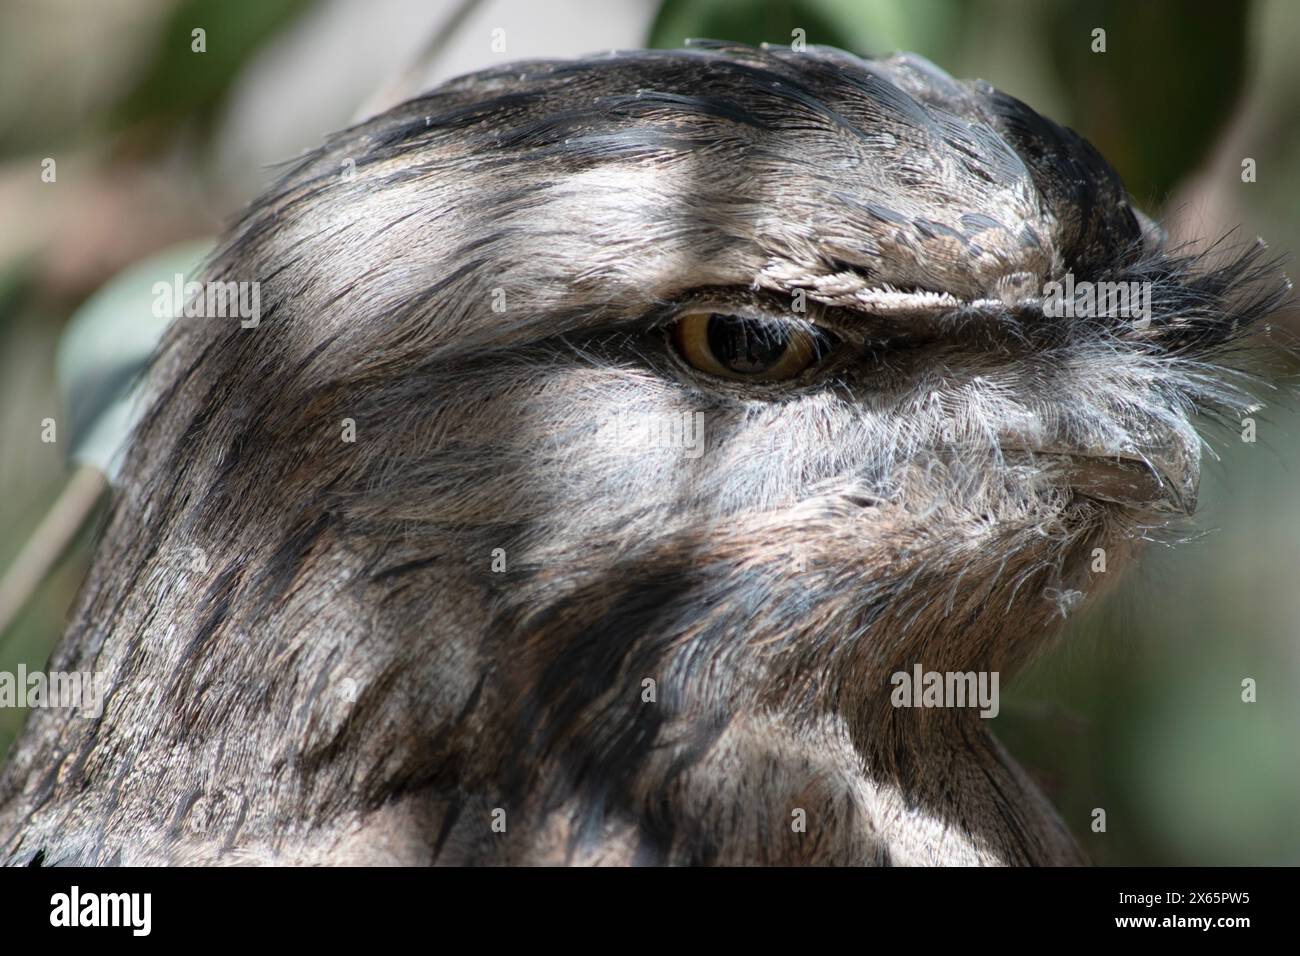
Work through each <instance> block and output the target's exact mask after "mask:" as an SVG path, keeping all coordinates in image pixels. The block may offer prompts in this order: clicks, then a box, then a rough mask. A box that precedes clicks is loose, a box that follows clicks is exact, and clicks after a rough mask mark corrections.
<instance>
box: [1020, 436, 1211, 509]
mask: <svg viewBox="0 0 1300 956" xmlns="http://www.w3.org/2000/svg"><path fill="white" fill-rule="evenodd" d="M1012 447H1013V448H1015V446H1012ZM1017 450H1025V451H1027V452H1028V454H1029V455H1030V456H1031V457H1032V458H1033V460H1035V461H1036V462H1038V463H1039V464H1048V465H1049V468H1050V470H1051V471H1052V472H1054V473H1056V474H1059V475H1060V477H1061V481H1062V482H1063V483H1064V484H1066V485H1067V486H1068V487H1070V488H1071V489H1073V490H1074V491H1075V492H1076V493H1077V494H1079V495H1083V496H1084V497H1087V498H1094V499H1096V500H1098V501H1107V502H1111V503H1113V504H1118V505H1123V506H1124V507H1127V508H1133V509H1135V510H1139V511H1147V512H1156V513H1160V514H1176V515H1190V514H1192V513H1193V512H1195V511H1196V497H1197V491H1198V489H1199V487H1200V480H1201V453H1200V443H1199V439H1198V438H1197V437H1196V435H1195V433H1194V432H1191V430H1190V429H1189V430H1188V432H1187V433H1186V434H1184V433H1182V432H1173V431H1171V432H1169V433H1168V434H1167V435H1164V436H1161V437H1160V439H1159V440H1156V441H1151V442H1144V443H1143V444H1142V445H1141V446H1140V447H1136V448H1124V449H1104V448H1102V449H1092V448H1060V447H1049V448H1041V449H1032V448H1031V449H1025V448H1024V446H1023V445H1020V446H1019V448H1018V449H1017Z"/></svg>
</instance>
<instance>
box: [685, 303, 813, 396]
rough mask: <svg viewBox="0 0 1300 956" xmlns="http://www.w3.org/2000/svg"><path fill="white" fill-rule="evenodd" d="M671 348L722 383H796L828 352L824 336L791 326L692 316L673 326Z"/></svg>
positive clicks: (758, 320)
mask: <svg viewBox="0 0 1300 956" xmlns="http://www.w3.org/2000/svg"><path fill="white" fill-rule="evenodd" d="M672 338H673V344H674V345H675V346H676V347H677V351H678V352H680V353H681V356H682V358H684V359H686V361H687V362H689V363H690V364H691V365H692V366H693V367H694V368H697V369H699V370H700V371H701V372H707V373H709V374H710V375H717V376H719V377H721V378H730V379H740V380H743V381H751V382H753V381H757V382H777V381H782V380H785V379H791V378H794V377H795V376H796V375H798V374H799V373H800V372H802V371H804V370H805V369H806V368H808V367H809V366H811V365H812V364H813V363H814V362H816V361H818V360H819V359H821V358H823V357H824V356H825V355H826V353H827V351H829V344H830V343H829V342H828V341H827V339H826V338H825V337H824V336H819V335H818V334H817V333H815V332H812V331H810V330H808V329H807V328H805V327H802V326H799V325H796V324H794V323H793V322H783V321H780V320H777V319H762V318H751V317H748V316H742V315H732V314H730V313H726V312H688V313H686V314H685V315H683V316H681V317H679V318H678V319H677V321H676V322H674V323H673V326H672Z"/></svg>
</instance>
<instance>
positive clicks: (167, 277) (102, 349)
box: [55, 240, 212, 478]
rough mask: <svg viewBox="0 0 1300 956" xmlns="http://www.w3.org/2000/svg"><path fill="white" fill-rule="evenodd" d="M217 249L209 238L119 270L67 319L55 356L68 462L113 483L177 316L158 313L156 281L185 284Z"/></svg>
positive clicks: (183, 245) (184, 244) (178, 246)
mask: <svg viewBox="0 0 1300 956" xmlns="http://www.w3.org/2000/svg"><path fill="white" fill-rule="evenodd" d="M211 247H212V243H211V242H209V241H207V240H203V241H200V242H187V243H182V244H180V245H176V246H172V247H170V248H168V249H167V250H165V251H164V252H161V253H159V254H158V255H155V256H152V257H151V258H149V259H145V260H144V261H142V262H138V263H136V264H135V265H133V266H131V267H130V268H128V269H125V270H124V271H122V272H119V273H118V274H117V275H116V276H114V277H113V278H112V279H110V280H109V281H108V282H107V283H106V284H105V285H104V287H103V288H101V289H100V290H99V291H97V292H96V293H95V294H94V295H92V296H91V297H90V298H89V299H87V300H86V302H85V303H84V304H83V305H82V306H81V308H79V309H78V310H77V311H76V312H75V313H74V314H73V316H72V318H71V319H70V320H69V321H68V325H67V328H66V329H65V330H64V332H63V336H62V338H61V339H60V340H59V348H58V354H57V356H56V359H55V364H56V367H57V373H58V381H59V391H60V397H61V399H62V403H63V408H64V409H65V412H66V414H67V416H68V431H69V432H70V433H71V435H72V442H71V449H72V450H71V452H70V453H69V457H70V458H71V459H72V460H73V461H76V462H82V463H86V464H92V465H94V466H95V467H97V468H99V469H100V470H101V471H103V472H104V473H105V474H106V475H108V476H109V477H110V478H112V477H114V476H115V475H116V472H117V466H118V464H119V463H120V455H121V452H122V450H123V449H124V448H125V446H126V441H127V439H128V438H129V437H130V434H131V429H132V428H133V427H134V426H135V422H136V420H137V418H138V415H139V412H140V409H139V408H138V403H137V402H136V401H135V400H134V399H135V387H136V384H137V381H138V378H139V375H140V373H141V372H142V371H144V369H145V367H146V366H147V365H148V362H149V358H150V356H152V354H153V351H154V349H155V348H156V347H157V345H158V342H159V341H160V340H161V339H162V335H163V333H164V332H165V331H166V330H167V326H168V325H170V324H171V317H170V316H159V315H156V314H155V312H156V311H157V310H156V309H155V308H154V302H155V298H156V296H155V293H154V284H155V283H157V282H165V283H167V284H168V285H169V286H170V285H172V284H173V283H174V282H175V278H176V276H177V275H180V276H182V277H183V278H182V281H184V280H185V279H186V278H188V277H189V276H190V275H191V273H193V272H194V271H195V270H196V269H197V268H198V266H199V265H200V264H201V263H202V261H203V258H204V256H206V255H207V253H208V252H209V250H210V249H211Z"/></svg>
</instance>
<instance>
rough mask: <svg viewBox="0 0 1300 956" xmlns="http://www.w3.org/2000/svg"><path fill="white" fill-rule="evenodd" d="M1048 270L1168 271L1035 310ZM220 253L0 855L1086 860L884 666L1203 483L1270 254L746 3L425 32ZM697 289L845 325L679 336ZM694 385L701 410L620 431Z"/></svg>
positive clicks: (1037, 120)
mask: <svg viewBox="0 0 1300 956" xmlns="http://www.w3.org/2000/svg"><path fill="white" fill-rule="evenodd" d="M348 160H351V161H352V164H349V163H348V162H347V161H348ZM353 164H354V166H355V175H346V174H345V173H346V172H347V171H348V169H349V168H350V167H351V165H353ZM1067 272H1069V273H1071V274H1072V275H1073V276H1074V277H1075V278H1076V279H1077V280H1081V281H1082V280H1101V279H1114V280H1124V281H1135V282H1146V283H1150V286H1149V288H1150V289H1151V295H1152V299H1151V301H1152V305H1153V318H1152V321H1151V322H1150V323H1149V324H1140V325H1139V324H1134V323H1133V322H1131V321H1126V320H1124V319H1120V318H1115V317H1106V316H1100V317H1094V318H1072V319H1062V318H1052V317H1050V316H1048V315H1046V314H1045V313H1044V309H1043V290H1044V287H1045V284H1046V283H1048V282H1050V281H1052V280H1054V279H1059V278H1061V277H1062V276H1063V275H1064V274H1065V273H1067ZM209 275H210V277H211V278H213V279H217V280H233V281H258V282H260V283H261V304H262V318H261V323H260V325H259V326H258V327H257V328H255V329H245V328H241V327H240V325H239V323H238V321H236V320H219V319H188V320H186V319H182V320H179V321H178V322H177V323H176V325H175V327H174V330H173V332H172V334H171V335H170V337H169V339H168V341H167V343H166V345H165V347H164V349H163V351H162V353H161V355H160V357H159V359H158V361H157V363H156V365H155V368H154V372H153V377H152V379H151V382H152V388H153V390H154V395H155V403H154V405H153V407H152V411H151V413H150V414H149V416H148V417H147V419H146V421H145V422H144V424H143V425H142V427H141V430H140V432H139V435H138V437H137V440H136V442H135V444H134V447H133V451H132V453H131V456H130V459H129V461H128V463H127V467H126V471H125V477H124V485H123V489H122V493H121V495H120V496H119V498H118V500H117V501H116V502H115V506H114V509H113V512H112V515H111V518H110V521H109V523H108V527H107V529H106V532H105V536H104V538H103V540H102V542H101V544H100V546H99V550H98V553H97V558H96V561H95V564H94V567H93V569H92V571H91V574H90V579H89V582H88V583H87V585H86V588H85V591H84V593H83V595H82V597H81V599H80V602H79V604H78V607H77V609H76V612H75V615H74V618H73V621H72V623H71V626H70V628H69V630H68V633H67V635H66V637H65V639H64V640H63V642H62V644H61V645H60V647H59V649H58V651H57V653H56V655H55V658H54V660H53V661H52V662H51V664H50V667H51V669H62V670H71V669H88V670H95V671H99V672H102V673H105V674H107V675H109V676H110V677H111V681H112V688H113V689H112V691H111V694H110V696H109V698H108V701H107V704H106V707H105V711H104V714H103V716H102V718H100V719H96V720H88V719H82V718H79V717H75V716H69V715H67V714H66V713H63V712H57V711H48V712H37V713H35V714H34V715H33V717H32V718H31V721H30V723H29V725H28V727H27V730H26V733H25V735H24V737H23V738H22V740H21V741H20V743H19V744H18V745H17V747H16V748H15V751H14V753H13V754H12V757H11V761H10V763H9V764H8V766H7V768H6V771H5V775H4V778H3V782H2V783H0V806H2V809H0V859H7V860H9V861H12V862H17V863H25V862H32V861H39V862H45V863H52V862H63V861H80V862H95V863H107V862H123V863H137V862H146V863H148V862H262V861H267V862H289V863H314V862H410V863H427V862H439V863H462V862H500V863H531V862H566V861H567V862H574V863H631V862H647V863H659V862H672V863H709V862H718V863H759V862H827V863H878V864H886V863H901V864H913V863H1012V864H1015V863H1073V862H1077V861H1080V860H1081V859H1082V857H1081V854H1080V851H1079V850H1078V849H1077V847H1076V846H1075V844H1074V841H1073V840H1072V839H1071V837H1070V835H1069V833H1068V831H1067V829H1066V827H1065V826H1064V825H1063V824H1062V822H1061V821H1060V820H1059V819H1058V818H1057V817H1056V815H1055V814H1054V812H1053V811H1052V809H1051V808H1050V807H1049V805H1048V804H1047V802H1046V800H1045V799H1044V798H1043V797H1042V796H1041V795H1040V794H1039V793H1038V791H1037V790H1036V789H1035V787H1034V786H1033V785H1032V783H1031V782H1030V781H1029V780H1028V779H1027V778H1026V776H1025V774H1024V773H1023V772H1022V771H1021V770H1020V769H1019V768H1017V767H1016V765H1015V764H1014V763H1013V762H1012V761H1011V760H1010V759H1009V758H1008V756H1007V755H1006V753H1005V752H1004V751H1003V750H1002V749H1001V748H1000V747H999V745H998V744H997V743H996V741H995V740H994V739H993V738H992V736H991V734H990V733H989V732H988V731H987V729H986V727H985V725H984V724H983V723H982V722H981V720H980V719H979V717H978V716H977V715H976V713H975V712H974V711H973V710H954V709H941V710H904V709H896V708H894V707H892V706H891V705H890V703H889V694H890V690H891V685H890V682H889V677H890V675H891V674H892V673H893V672H895V671H899V670H905V671H911V669H912V667H913V665H914V664H917V663H920V664H922V665H923V666H924V667H925V668H926V669H927V670H934V671H968V670H995V671H998V672H1000V673H1001V675H1002V676H1003V681H1004V682H1005V679H1006V678H1007V677H1008V676H1010V675H1011V674H1012V673H1014V672H1015V670H1016V669H1017V668H1019V667H1020V666H1021V665H1022V664H1023V662H1024V661H1025V660H1026V659H1027V658H1028V657H1029V656H1030V655H1032V654H1033V653H1034V652H1035V651H1036V650H1037V649H1039V648H1040V647H1042V646H1043V645H1044V644H1045V643H1046V642H1047V641H1048V640H1049V639H1050V637H1051V635H1052V633H1053V632H1054V631H1055V630H1056V629H1057V627H1058V626H1059V624H1060V622H1061V620H1062V617H1063V614H1062V612H1063V608H1064V607H1065V606H1066V605H1068V604H1069V603H1070V596H1071V595H1073V594H1074V593H1075V592H1082V593H1086V594H1089V595H1091V594H1093V593H1094V592H1096V591H1097V590H1098V588H1099V584H1100V578H1099V576H1096V575H1093V574H1092V573H1091V571H1090V568H1089V565H1090V562H1089V556H1090V555H1091V553H1092V550H1093V549H1094V548H1097V547H1104V548H1105V549H1106V550H1107V554H1108V575H1107V577H1113V576H1114V573H1115V572H1116V571H1117V570H1118V569H1119V567H1120V566H1121V565H1122V564H1123V562H1124V559H1125V558H1126V557H1127V556H1128V555H1129V554H1130V553H1132V552H1133V551H1135V550H1136V548H1137V546H1138V543H1139V540H1140V538H1141V537H1143V536H1144V535H1147V534H1150V533H1152V529H1158V528H1159V527H1161V526H1163V524H1164V523H1165V522H1166V521H1167V520H1169V518H1168V513H1169V511H1171V510H1175V511H1186V510H1189V509H1190V507H1191V506H1192V503H1193V499H1194V490H1195V481H1196V469H1197V465H1198V462H1199V454H1200V451H1199V439H1198V438H1197V435H1196V432H1195V430H1194V428H1195V427H1196V426H1197V425H1199V424H1200V423H1201V422H1202V421H1205V420H1214V419H1216V418H1221V417H1225V416H1229V417H1230V416H1231V415H1233V414H1235V413H1236V412H1238V411H1239V410H1240V409H1241V408H1242V407H1243V406H1244V405H1245V404H1246V403H1247V401H1248V399H1247V397H1246V396H1245V394H1244V393H1243V392H1242V390H1241V388H1240V384H1241V381H1242V379H1241V377H1240V376H1238V375H1236V374H1235V373H1232V372H1229V371H1227V368H1228V367H1231V365H1232V362H1233V361H1234V360H1233V358H1232V356H1233V355H1234V354H1235V347H1236V345H1237V344H1238V342H1239V340H1240V339H1241V337H1242V336H1243V335H1244V334H1245V332H1246V329H1247V327H1248V326H1249V324H1250V323H1251V321H1252V320H1254V319H1256V318H1259V317H1261V316H1263V315H1265V314H1266V313H1267V311H1268V310H1269V307H1270V306H1271V305H1272V304H1274V302H1275V301H1276V297H1277V295H1278V284H1279V281H1280V280H1277V279H1276V278H1275V277H1274V276H1273V275H1272V273H1271V272H1270V271H1269V269H1268V268H1267V267H1266V265H1265V264H1263V263H1262V262H1261V261H1260V260H1259V258H1258V255H1257V254H1256V253H1254V252H1248V253H1246V254H1245V255H1243V256H1241V257H1239V258H1237V259H1235V260H1232V261H1229V262H1227V263H1226V264H1223V263H1221V264H1219V265H1217V266H1214V265H1211V264H1209V263H1208V262H1207V261H1205V260H1203V259H1199V258H1192V257H1183V258H1180V257H1178V256H1177V255H1174V254H1171V253H1169V252H1167V251H1165V250H1164V249H1162V248H1161V242H1160V237H1159V231H1158V230H1157V229H1156V228H1155V227H1154V226H1153V225H1152V224H1151V223H1150V222H1149V221H1147V220H1146V219H1145V218H1144V217H1142V216H1141V215H1140V214H1138V213H1137V212H1136V211H1135V210H1134V208H1133V207H1132V204H1131V201H1130V199H1129V197H1128V195H1127V194H1126V192H1125V190H1124V188H1123V186H1122V184H1121V183H1120V181H1119V179H1118V178H1117V176H1116V175H1115V173H1114V172H1113V171H1112V170H1111V169H1110V167H1109V166H1107V165H1106V163H1105V162H1104V161H1103V160H1102V159H1101V157H1100V156H1098V155H1097V153H1096V152H1095V151H1094V150H1093V149H1092V147H1091V146H1089V145H1088V144H1087V143H1086V142H1085V141H1083V140H1082V139H1081V138H1079V137H1078V136H1077V135H1075V134H1074V133H1072V132H1070V131H1068V130H1066V129H1063V128H1062V127H1060V126H1057V125H1056V124H1054V123H1052V122H1051V121H1049V120H1046V119H1044V118H1043V117H1041V116H1039V115H1038V114H1036V113H1034V112H1033V111H1032V110H1031V109H1029V108H1028V107H1026V106H1025V105H1024V104H1022V103H1020V102H1019V101H1017V100H1015V99H1013V98H1011V97H1009V96H1006V95H1005V94H1002V93H999V92H998V91H996V90H994V89H992V88H991V87H989V86H987V85H986V84H982V83H970V82H958V81H955V80H953V79H951V78H950V77H948V76H947V75H945V74H944V73H942V72H941V71H940V70H938V69H936V68H935V67H934V66H932V65H931V64H929V63H927V62H925V61H924V60H921V59H919V58H917V57H912V56H899V57H893V58H890V59H886V60H879V61H863V60H859V59H857V58H855V57H852V56H850V55H848V54H844V53H841V52H838V51H834V50H828V49H815V50H809V51H807V52H804V53H794V52H790V51H780V50H755V49H750V48H747V47H736V46H726V45H723V46H716V47H711V48H702V49H696V50H692V51H677V52H639V53H622V54H617V55H611V56H609V57H601V58H595V59H590V60H584V61H579V62H544V63H543V62H538V63H524V64H519V65H515V66H511V67H507V68H504V69H500V70H492V71H489V72H486V73H480V74H476V75H474V76H470V77H466V78H464V79H460V80H457V81H454V82H451V83H449V84H447V85H445V86H443V87H441V88H439V89H437V90H434V91H433V92H431V93H429V94H427V95H425V96H423V97H420V98H418V99H415V100H412V101H411V102H408V103H405V104H403V105H401V106H399V107H397V108H395V109H393V110H392V111H390V112H388V113H385V114H384V115H382V116H379V117H376V118H374V119H372V120H370V121H368V122H366V123H363V124H361V125H360V126H358V127H356V128H353V129H350V130H346V131H344V132H341V133H339V134H336V135H334V136H332V137H331V138H330V139H329V140H328V141H327V142H326V144H325V145H324V146H323V147H322V148H320V149H319V150H317V151H315V152H313V153H311V154H309V155H307V156H306V157H304V158H303V159H301V160H299V161H298V162H296V163H294V164H293V165H292V167H291V168H290V169H288V170H287V172H286V173H285V174H284V176H283V178H281V179H280V180H279V182H278V183H276V185H274V186H273V187H272V188H271V189H270V190H269V191H268V192H267V193H266V194H265V195H264V196H262V197H261V198H260V199H259V200H258V201H257V202H255V203H254V204H253V205H252V207H251V208H250V209H249V210H248V211H247V212H246V213H245V214H244V215H243V217H242V218H241V219H240V220H239V221H238V223H237V224H236V225H235V226H234V227H233V229H232V230H231V231H230V233H229V235H228V236H227V238H226V239H225V241H224V243H223V245H222V247H221V248H220V250H219V252H218V253H217V254H216V256H215V258H214V260H213V262H212V264H211V268H210V271H209ZM796 303H803V304H805V305H806V311H805V312H799V311H798V310H797V305H796ZM691 308H696V309H699V308H706V309H713V310H714V311H726V312H728V313H729V314H740V315H747V316H752V317H755V318H756V319H757V320H760V321H762V322H766V323H768V325H772V326H780V325H781V323H788V324H789V325H790V327H791V328H814V327H815V328H816V329H821V330H824V331H825V333H826V334H827V336H829V337H830V338H831V339H833V341H834V343H835V344H834V348H833V349H832V350H831V351H830V354H829V355H827V357H826V358H825V360H824V361H821V362H819V363H817V364H816V365H815V366H814V367H813V368H810V369H808V370H807V371H806V372H803V373H801V374H800V375H799V376H797V377H795V378H793V379H791V380H790V381H785V382H747V381H735V380H731V379H724V378H717V377H710V376H709V375H707V374H702V373H700V372H697V371H695V370H694V369H692V367H691V366H690V365H689V364H688V363H687V362H685V361H683V359H682V356H681V355H680V354H679V352H678V351H677V350H675V348H674V346H673V345H672V344H671V342H670V341H669V338H670V337H669V336H666V335H665V329H666V328H667V327H668V326H670V325H672V323H673V322H674V321H676V317H677V316H679V315H680V314H681V313H682V312H683V310H689V309H691ZM697 412H698V413H702V414H703V416H704V417H703V422H704V432H703V435H704V446H703V449H702V451H703V453H702V454H700V455H699V456H698V457H691V456H688V455H684V454H682V449H680V448H673V447H661V446H660V445H658V444H655V443H651V444H649V445H645V444H642V445H628V444H626V443H620V442H618V441H611V440H608V439H609V435H610V433H611V432H617V431H618V429H619V428H621V427H622V426H621V424H620V422H621V421H622V418H621V417H620V416H627V415H631V414H640V415H650V416H659V417H661V418H662V417H665V416H673V415H679V414H683V413H686V414H691V415H693V414H694V413H697ZM345 419H348V420H351V421H352V422H354V423H355V433H356V441H355V442H354V443H350V442H345V441H342V440H341V438H340V436H341V430H342V428H343V427H344V426H343V422H344V420H345ZM194 549H199V551H200V552H201V553H202V554H203V555H204V556H205V557H206V569H204V570H196V569H195V567H193V566H192V564H191V560H190V556H191V555H192V554H194V553H195V552H194ZM498 549H499V550H498ZM502 560H503V561H504V567H505V569H504V570H500V561H502ZM494 561H495V562H497V567H496V569H494ZM647 680H653V681H654V682H655V684H654V687H655V688H656V693H655V700H654V701H653V702H647V701H646V700H645V699H644V688H645V687H646V686H647V685H646V684H645V683H644V682H645V681H647ZM498 808H499V809H501V810H503V811H504V812H505V813H504V820H505V822H506V830H505V832H503V833H502V832H496V831H494V829H493V827H492V822H493V819H494V817H493V811H494V810H495V809H498ZM796 809H802V810H803V811H804V812H805V814H806V818H807V829H806V832H803V833H800V832H796V830H795V829H794V828H792V827H791V825H790V823H791V819H792V812H793V811H794V810H796ZM497 819H500V815H498V816H497Z"/></svg>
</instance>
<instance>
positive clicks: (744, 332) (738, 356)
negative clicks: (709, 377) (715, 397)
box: [709, 312, 790, 372]
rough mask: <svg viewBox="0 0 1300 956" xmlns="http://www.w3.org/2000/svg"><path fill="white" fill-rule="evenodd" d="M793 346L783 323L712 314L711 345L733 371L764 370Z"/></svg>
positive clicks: (722, 362) (721, 361) (714, 351)
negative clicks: (782, 328)
mask: <svg viewBox="0 0 1300 956" xmlns="http://www.w3.org/2000/svg"><path fill="white" fill-rule="evenodd" d="M789 346H790V339H789V337H788V336H787V335H786V334H785V332H784V331H782V330H780V328H779V326H775V324H774V323H771V322H760V321H757V320H755V319H740V318H737V317H736V316H734V315H725V314H723V313H721V312H715V313H713V314H712V315H710V316H709V349H710V350H712V352H713V357H714V358H715V359H717V360H718V361H719V362H720V363H721V364H722V365H724V366H726V367H727V368H729V369H731V371H733V372H764V371H766V370H767V369H769V368H771V367H772V366H773V365H775V364H776V363H777V360H778V359H780V358H781V356H782V355H784V354H785V350H786V349H787V348H789Z"/></svg>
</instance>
